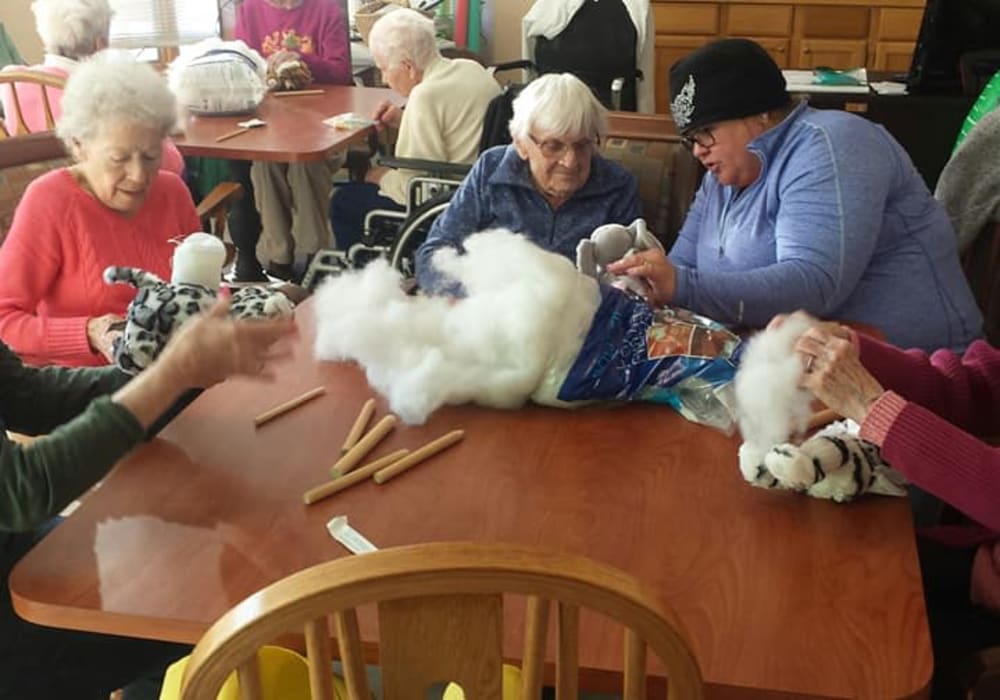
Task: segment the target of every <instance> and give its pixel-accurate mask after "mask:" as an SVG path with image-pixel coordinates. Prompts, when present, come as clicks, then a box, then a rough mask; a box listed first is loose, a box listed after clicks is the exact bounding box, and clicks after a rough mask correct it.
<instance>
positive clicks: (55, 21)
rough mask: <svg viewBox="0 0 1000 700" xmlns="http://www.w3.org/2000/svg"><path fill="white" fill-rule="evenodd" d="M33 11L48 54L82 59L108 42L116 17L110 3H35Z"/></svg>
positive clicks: (62, 0) (55, 0)
mask: <svg viewBox="0 0 1000 700" xmlns="http://www.w3.org/2000/svg"><path fill="white" fill-rule="evenodd" d="M31 10H32V11H33V12H34V13H35V27H36V28H37V29H38V36H40V37H41V39H42V44H43V45H44V46H45V51H46V52H48V53H53V54H57V55H59V56H65V57H66V58H72V59H75V60H79V59H81V58H86V57H87V56H89V55H90V54H92V53H94V52H95V51H97V50H98V49H99V48H102V47H103V46H105V45H107V43H108V33H109V32H110V31H111V15H112V14H114V12H113V11H112V9H111V5H109V4H108V0H35V2H33V3H31Z"/></svg>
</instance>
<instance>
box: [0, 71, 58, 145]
mask: <svg viewBox="0 0 1000 700" xmlns="http://www.w3.org/2000/svg"><path fill="white" fill-rule="evenodd" d="M65 85H66V78H65V77H64V76H61V75H53V74H52V73H46V72H44V71H39V70H31V69H30V68H23V69H15V70H5V71H0V92H2V93H3V94H5V95H7V96H8V99H5V104H6V105H7V107H8V108H11V109H12V112H13V113H12V114H5V115H4V118H3V119H2V120H0V138H10V137H12V136H18V135H21V134H30V133H37V132H39V131H52V130H54V129H55V128H56V120H55V116H54V113H53V107H54V106H55V105H57V104H58V103H59V100H60V98H61V96H62V90H63V87H65ZM28 91H34V92H40V94H41V105H42V111H43V113H44V117H45V127H44V129H42V128H38V127H37V126H36V127H35V128H31V126H30V125H29V121H30V122H31V123H34V124H37V123H38V117H37V116H36V115H29V114H26V113H25V112H24V109H23V108H22V105H21V103H22V100H23V99H25V98H26V96H27V93H28Z"/></svg>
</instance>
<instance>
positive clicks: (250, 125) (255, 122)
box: [236, 117, 267, 129]
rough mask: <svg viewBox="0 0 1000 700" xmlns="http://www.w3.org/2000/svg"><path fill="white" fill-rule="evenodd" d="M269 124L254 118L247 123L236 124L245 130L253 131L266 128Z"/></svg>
mask: <svg viewBox="0 0 1000 700" xmlns="http://www.w3.org/2000/svg"><path fill="white" fill-rule="evenodd" d="M266 123H267V122H265V121H264V120H263V119H258V118H257V117H254V118H253V119H247V120H246V121H242V122H236V126H242V127H243V128H244V129H253V128H255V127H258V126H264V125H265V124H266Z"/></svg>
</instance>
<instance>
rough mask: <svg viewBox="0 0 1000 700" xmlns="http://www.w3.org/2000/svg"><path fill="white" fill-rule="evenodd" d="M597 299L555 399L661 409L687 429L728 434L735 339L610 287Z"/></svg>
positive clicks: (709, 323) (706, 322)
mask: <svg viewBox="0 0 1000 700" xmlns="http://www.w3.org/2000/svg"><path fill="white" fill-rule="evenodd" d="M601 295H602V298H601V305H600V306H599V307H598V309H597V313H595V314H594V320H593V323H592V324H591V326H590V330H589V331H588V332H587V337H586V339H585V340H584V342H583V347H582V348H581V349H580V352H579V353H578V355H577V357H576V361H575V362H574V363H573V366H572V367H571V368H570V370H569V372H568V373H567V375H566V378H565V379H564V380H563V383H562V385H561V386H560V389H559V395H558V398H559V399H560V400H562V401H587V400H623V401H652V402H656V403H665V404H668V405H670V406H672V407H673V408H674V409H676V410H677V411H678V412H679V413H680V414H681V415H683V416H684V417H685V418H687V419H689V420H691V421H694V422H696V423H701V424H703V425H708V426H711V427H714V428H717V429H719V430H721V431H723V432H725V433H727V434H729V433H732V432H733V431H734V430H735V428H736V421H735V414H734V410H733V407H734V400H733V387H732V382H733V378H734V377H735V375H736V365H737V362H738V355H739V352H740V349H741V348H742V342H741V340H740V338H739V336H737V335H736V334H735V333H733V332H732V331H730V330H728V329H727V328H726V327H725V326H723V325H722V324H720V323H718V322H716V321H713V320H711V319H709V318H705V317H704V316H699V315H698V314H694V313H692V312H690V311H687V310H686V309H681V308H676V307H669V306H665V307H660V308H655V309H654V308H652V307H650V306H649V305H648V304H646V302H645V301H643V300H642V299H639V298H638V297H635V296H633V295H630V294H626V293H624V292H622V291H620V290H618V289H614V288H611V287H602V288H601Z"/></svg>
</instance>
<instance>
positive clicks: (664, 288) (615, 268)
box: [607, 249, 677, 306]
mask: <svg viewBox="0 0 1000 700" xmlns="http://www.w3.org/2000/svg"><path fill="white" fill-rule="evenodd" d="M607 271H608V272H609V273H611V274H613V275H628V276H629V277H636V278H638V279H640V280H642V281H643V282H645V284H646V286H647V287H648V288H649V292H648V295H647V296H646V302H647V303H649V304H650V305H651V306H663V305H664V304H669V303H670V301H671V300H672V299H673V298H674V292H675V291H676V290H677V271H676V270H675V269H674V265H673V263H671V262H670V260H669V259H668V258H667V256H666V255H664V254H663V253H662V252H661V251H659V250H653V249H651V250H643V251H640V252H638V253H633V254H632V255H626V256H625V257H624V258H622V259H621V260H618V261H617V262H613V263H611V264H610V265H608V267H607Z"/></svg>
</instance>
